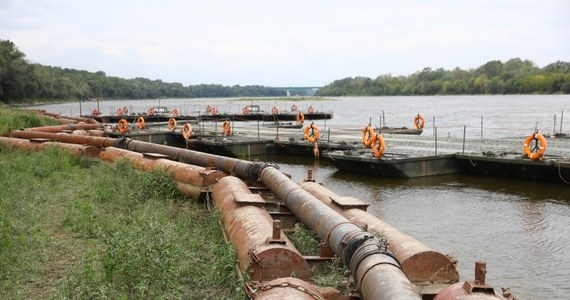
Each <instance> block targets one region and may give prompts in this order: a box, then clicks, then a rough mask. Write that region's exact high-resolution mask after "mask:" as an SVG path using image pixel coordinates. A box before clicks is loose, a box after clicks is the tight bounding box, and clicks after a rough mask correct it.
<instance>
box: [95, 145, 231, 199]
mask: <svg viewBox="0 0 570 300" xmlns="http://www.w3.org/2000/svg"><path fill="white" fill-rule="evenodd" d="M99 158H101V159H102V160H106V161H112V162H114V161H116V160H117V159H119V158H126V159H129V160H130V161H131V162H133V164H134V166H135V167H136V168H138V169H142V170H145V171H148V170H153V169H159V168H164V169H166V170H168V171H169V172H171V173H172V174H173V176H174V179H175V180H176V181H177V188H178V190H179V191H181V192H183V193H185V194H187V195H189V196H191V197H193V198H199V197H200V195H201V194H202V193H204V192H207V190H205V189H204V188H205V187H208V186H211V185H213V184H215V183H216V182H217V181H218V180H219V179H220V178H222V177H225V176H226V174H225V173H224V172H222V171H218V170H207V169H205V168H203V167H199V166H193V165H189V164H184V163H180V162H176V161H172V160H169V159H164V158H156V157H155V156H150V155H146V156H145V155H143V154H140V153H136V152H133V151H129V150H124V149H119V148H114V147H108V148H105V150H104V151H102V152H101V153H100V154H99Z"/></svg>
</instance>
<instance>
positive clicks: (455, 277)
mask: <svg viewBox="0 0 570 300" xmlns="http://www.w3.org/2000/svg"><path fill="white" fill-rule="evenodd" d="M300 186H301V187H302V188H303V189H304V190H306V191H307V192H309V193H310V194H311V195H313V196H314V197H316V198H317V199H319V200H320V201H321V202H323V203H324V204H326V205H328V206H329V207H331V208H333V209H334V210H335V211H337V212H338V213H340V214H341V215H342V216H344V217H345V218H347V219H348V220H350V221H351V222H353V223H355V224H356V225H358V226H360V227H366V228H367V231H370V232H376V233H380V234H381V235H383V236H384V237H385V238H386V240H387V241H388V243H389V248H390V250H392V251H393V252H394V255H395V256H396V258H398V261H399V262H400V264H401V266H402V270H403V271H404V273H406V275H408V278H410V280H411V281H412V282H413V283H424V282H430V283H434V282H435V283H455V282H458V281H459V273H458V272H457V269H456V264H457V263H456V260H455V259H454V258H452V257H450V256H447V255H444V254H442V253H439V252H437V251H434V250H432V249H431V248H429V247H428V246H426V245H425V244H423V243H421V242H419V241H418V240H416V239H414V238H413V237H411V236H409V235H407V234H405V233H404V232H402V231H400V230H398V229H397V228H395V227H393V226H391V225H389V224H387V223H385V222H382V221H381V220H379V219H378V218H376V216H374V215H372V214H370V213H368V212H367V211H365V210H363V209H362V208H363V207H364V208H365V207H366V205H365V203H363V202H362V201H359V200H358V199H355V198H351V197H341V196H339V195H337V194H335V193H334V192H332V191H330V190H328V189H327V188H325V187H324V186H322V185H320V184H318V183H315V182H309V181H307V182H303V183H301V184H300Z"/></svg>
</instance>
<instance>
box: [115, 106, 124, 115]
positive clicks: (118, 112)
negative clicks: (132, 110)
mask: <svg viewBox="0 0 570 300" xmlns="http://www.w3.org/2000/svg"><path fill="white" fill-rule="evenodd" d="M123 114H124V112H123V109H122V108H119V109H117V116H119V117H121V116H123Z"/></svg>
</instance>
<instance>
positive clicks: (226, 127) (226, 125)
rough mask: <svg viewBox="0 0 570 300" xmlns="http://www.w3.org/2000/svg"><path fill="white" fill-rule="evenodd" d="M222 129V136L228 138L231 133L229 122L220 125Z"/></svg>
mask: <svg viewBox="0 0 570 300" xmlns="http://www.w3.org/2000/svg"><path fill="white" fill-rule="evenodd" d="M222 129H223V130H224V135H225V136H229V135H230V133H231V132H232V131H231V127H230V121H228V120H225V121H224V124H223V125H222Z"/></svg>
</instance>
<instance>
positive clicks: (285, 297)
mask: <svg viewBox="0 0 570 300" xmlns="http://www.w3.org/2000/svg"><path fill="white" fill-rule="evenodd" d="M245 288H246V292H247V294H248V296H249V298H251V299H255V300H266V299H279V300H324V299H327V298H325V296H324V295H323V294H321V292H320V291H319V290H318V289H317V288H315V287H314V286H313V285H312V284H310V283H308V282H305V281H303V280H300V279H298V278H294V277H286V278H279V279H275V280H272V281H270V282H263V283H260V282H248V283H246V287H245Z"/></svg>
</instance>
